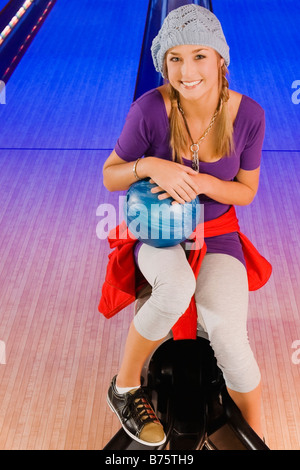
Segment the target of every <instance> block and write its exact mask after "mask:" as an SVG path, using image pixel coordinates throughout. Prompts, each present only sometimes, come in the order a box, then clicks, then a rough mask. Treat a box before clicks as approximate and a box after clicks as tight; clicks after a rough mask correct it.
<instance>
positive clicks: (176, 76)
mask: <svg viewBox="0 0 300 470" xmlns="http://www.w3.org/2000/svg"><path fill="white" fill-rule="evenodd" d="M165 63H166V68H167V76H168V80H169V82H170V84H171V85H172V86H173V88H175V89H176V90H177V91H178V92H179V93H180V94H181V96H182V97H183V98H185V99H187V100H198V99H200V98H202V97H204V96H205V95H206V94H207V93H209V92H218V87H219V70H220V67H221V65H222V64H223V63H224V59H222V58H221V57H220V56H219V54H218V53H217V52H216V51H215V50H214V49H212V48H210V47H206V46H195V45H183V46H176V47H173V48H172V49H170V50H169V51H168V52H167V54H166V62H165Z"/></svg>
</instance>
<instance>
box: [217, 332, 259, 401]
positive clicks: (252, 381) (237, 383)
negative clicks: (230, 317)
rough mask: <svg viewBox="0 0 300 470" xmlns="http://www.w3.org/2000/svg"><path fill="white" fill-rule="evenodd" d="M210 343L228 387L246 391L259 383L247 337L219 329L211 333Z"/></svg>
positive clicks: (255, 363) (257, 371) (256, 365)
mask: <svg viewBox="0 0 300 470" xmlns="http://www.w3.org/2000/svg"><path fill="white" fill-rule="evenodd" d="M211 345H212V348H213V350H214V353H215V357H216V359H217V364H218V366H219V367H220V369H221V370H222V372H223V376H224V379H225V383H226V385H227V386H228V387H229V388H230V389H232V390H235V391H238V392H243V393H246V392H249V391H250V390H253V389H254V388H255V387H256V386H257V385H258V384H259V382H260V379H261V375H260V370H259V367H258V364H257V362H256V359H255V357H254V354H253V351H252V349H251V346H250V344H249V341H248V338H247V337H243V336H241V335H239V334H238V333H237V334H236V335H234V336H232V335H226V332H225V329H221V330H220V331H218V332H215V334H214V335H213V338H212V340H211Z"/></svg>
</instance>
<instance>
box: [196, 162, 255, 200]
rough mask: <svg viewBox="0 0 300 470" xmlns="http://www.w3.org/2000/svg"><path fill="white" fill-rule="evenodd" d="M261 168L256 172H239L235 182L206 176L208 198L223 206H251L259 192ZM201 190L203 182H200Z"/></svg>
mask: <svg viewBox="0 0 300 470" xmlns="http://www.w3.org/2000/svg"><path fill="white" fill-rule="evenodd" d="M259 173H260V168H257V169H256V170H250V171H248V170H239V172H238V174H237V176H236V178H235V181H223V180H220V179H218V178H215V177H214V176H210V175H204V176H206V177H208V178H206V182H204V186H206V188H204V189H205V194H206V196H208V197H210V198H211V199H214V200H215V201H218V202H220V203H221V204H233V205H237V206H246V205H248V204H250V203H251V202H252V201H253V199H254V197H255V195H256V193H257V190H258V185H259ZM199 186H200V188H201V181H200V185H199Z"/></svg>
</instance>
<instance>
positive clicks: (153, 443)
mask: <svg viewBox="0 0 300 470" xmlns="http://www.w3.org/2000/svg"><path fill="white" fill-rule="evenodd" d="M106 401H107V404H108V406H109V407H110V409H111V410H112V411H113V412H114V413H115V415H116V416H117V418H118V419H119V421H120V423H121V425H122V428H123V429H124V431H125V432H126V434H128V436H130V437H131V439H133V440H135V441H137V442H139V443H140V444H143V445H145V446H151V447H158V446H161V445H162V444H164V443H165V442H166V439H167V436H166V435H165V437H164V438H163V440H162V441H160V442H147V441H142V440H141V439H139V438H138V437H136V436H135V435H134V434H132V433H131V432H130V431H128V429H126V427H125V426H124V424H123V423H122V421H121V419H120V417H119V415H118V413H117V412H116V411H115V409H114V407H113V405H112V403H111V402H110V400H109V398H108V396H107V397H106Z"/></svg>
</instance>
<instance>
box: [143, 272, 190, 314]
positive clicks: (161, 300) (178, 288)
mask: <svg viewBox="0 0 300 470" xmlns="http://www.w3.org/2000/svg"><path fill="white" fill-rule="evenodd" d="M195 289H196V280H195V276H194V273H193V271H192V270H191V269H189V270H185V272H181V273H180V274H179V273H174V275H173V276H172V278H166V277H164V278H163V279H161V280H159V281H158V282H157V283H156V284H155V285H154V286H153V289H152V301H153V302H154V303H155V304H156V306H157V307H158V308H160V309H161V310H162V311H163V312H165V313H174V314H177V315H181V314H183V313H184V312H185V311H186V309H187V308H188V306H189V303H190V301H191V298H192V296H193V295H194V293H195Z"/></svg>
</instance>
